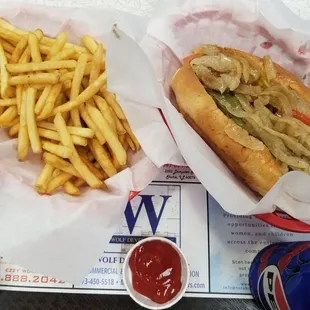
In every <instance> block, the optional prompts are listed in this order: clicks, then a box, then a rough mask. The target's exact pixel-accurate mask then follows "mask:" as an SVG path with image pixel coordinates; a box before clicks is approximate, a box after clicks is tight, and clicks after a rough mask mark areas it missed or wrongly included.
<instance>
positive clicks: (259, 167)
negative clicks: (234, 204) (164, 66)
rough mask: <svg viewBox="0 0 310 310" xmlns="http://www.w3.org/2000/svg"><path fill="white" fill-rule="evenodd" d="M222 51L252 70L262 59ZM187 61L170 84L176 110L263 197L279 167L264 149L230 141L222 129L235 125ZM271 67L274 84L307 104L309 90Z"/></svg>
mask: <svg viewBox="0 0 310 310" xmlns="http://www.w3.org/2000/svg"><path fill="white" fill-rule="evenodd" d="M226 50H229V52H231V53H236V54H238V55H242V57H244V58H246V59H247V60H248V62H249V63H250V64H251V65H252V66H253V67H255V68H260V67H261V66H262V60H261V59H260V58H258V57H256V56H253V55H249V54H247V53H244V52H241V51H237V50H233V49H226ZM190 60H191V58H189V59H187V60H186V61H185V63H184V66H183V67H182V68H180V69H179V70H178V71H177V72H176V74H175V76H174V77H173V79H172V82H171V87H172V89H173V91H174V93H175V96H176V101H177V105H178V108H179V111H180V112H181V113H182V115H183V116H184V118H185V119H186V121H187V122H188V123H189V124H190V125H191V126H192V128H193V129H194V130H195V131H196V132H197V133H198V134H199V135H200V136H201V137H202V138H203V139H204V140H205V142H206V143H208V144H209V145H210V146H211V147H212V149H213V150H214V151H215V152H216V153H217V154H218V155H219V156H220V158H221V159H222V160H223V161H224V162H225V163H226V164H227V165H228V166H229V167H230V168H231V169H232V170H233V171H234V172H235V173H236V174H237V175H238V176H239V177H240V178H242V179H243V180H244V181H245V183H246V184H248V186H249V187H250V188H251V189H253V190H254V191H256V192H258V193H259V194H260V195H265V194H266V193H267V192H268V191H269V190H270V189H271V188H272V186H273V185H274V184H275V183H276V182H277V181H278V180H279V178H280V177H281V176H282V175H283V171H282V168H281V166H280V164H279V163H278V162H277V161H276V159H275V158H274V157H273V156H272V154H271V153H270V151H269V150H268V148H267V147H264V149H263V150H261V151H257V150H252V149H249V148H247V147H244V146H242V145H241V144H239V143H238V142H236V141H234V140H232V139H231V138H230V137H229V136H228V135H227V134H226V133H225V128H227V127H228V126H230V127H234V126H238V125H237V124H235V122H234V121H233V120H231V119H230V118H229V117H228V116H226V115H225V114H224V113H223V112H222V111H221V110H220V109H219V108H218V107H217V105H216V103H215V102H214V100H213V98H212V97H211V96H210V95H209V94H208V93H207V91H206V90H205V88H204V86H203V85H202V84H201V82H200V81H199V79H198V78H197V76H196V75H195V73H194V72H193V70H192V68H191V66H190V64H189V61H190ZM275 68H276V70H277V73H278V75H277V79H278V81H279V82H280V83H283V84H285V85H289V86H290V87H291V88H293V89H294V90H295V91H297V92H298V93H299V94H300V95H301V96H302V97H303V98H305V99H307V101H308V102H309V99H310V92H309V90H308V89H307V88H306V87H305V86H304V85H303V84H302V83H301V82H300V81H299V80H298V79H297V78H296V77H295V76H294V75H292V74H291V73H289V72H288V71H286V70H285V69H283V68H282V67H280V66H278V65H276V66H275ZM238 127H239V126H238ZM242 130H244V129H242Z"/></svg>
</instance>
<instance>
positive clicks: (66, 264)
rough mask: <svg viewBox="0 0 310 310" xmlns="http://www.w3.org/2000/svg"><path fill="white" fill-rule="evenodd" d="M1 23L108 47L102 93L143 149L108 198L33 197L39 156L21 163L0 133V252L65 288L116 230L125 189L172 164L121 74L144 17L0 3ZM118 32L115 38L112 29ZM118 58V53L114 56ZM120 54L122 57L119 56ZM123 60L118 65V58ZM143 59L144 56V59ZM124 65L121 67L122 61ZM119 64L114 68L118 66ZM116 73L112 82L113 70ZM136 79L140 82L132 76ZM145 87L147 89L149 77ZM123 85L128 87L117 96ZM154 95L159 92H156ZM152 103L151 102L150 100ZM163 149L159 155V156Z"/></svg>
mask: <svg viewBox="0 0 310 310" xmlns="http://www.w3.org/2000/svg"><path fill="white" fill-rule="evenodd" d="M0 9H1V17H3V18H5V19H7V20H8V21H10V22H11V23H13V24H14V25H16V26H18V27H20V28H22V29H25V30H35V29H37V28H41V29H42V30H43V31H44V33H46V34H48V35H50V36H55V35H56V34H57V33H58V31H60V30H65V31H66V33H67V36H68V41H70V42H73V43H79V39H80V38H81V36H82V35H84V34H90V35H93V36H94V37H95V38H96V39H97V40H98V41H101V42H103V43H104V44H105V46H106V47H107V71H108V76H110V75H111V79H109V78H108V79H109V80H108V88H109V89H111V90H113V91H115V92H116V93H117V94H118V95H119V97H120V103H121V105H122V106H123V108H124V111H125V113H126V114H127V116H128V120H129V122H130V124H131V127H132V129H133V131H134V133H135V134H136V135H137V137H138V139H139V140H140V143H141V146H142V148H143V150H144V152H143V151H141V152H139V153H137V154H135V155H134V156H132V158H130V164H131V168H130V169H126V170H124V171H122V172H121V173H119V174H117V175H115V176H114V177H112V178H110V179H109V180H107V182H106V183H107V184H108V186H109V192H104V191H99V190H90V189H89V190H86V192H85V193H83V194H82V195H81V197H78V198H76V197H70V196H68V195H65V194H63V193H61V192H59V193H57V194H54V195H52V196H40V195H38V194H37V193H36V192H35V190H34V189H33V185H34V182H35V180H36V177H37V176H38V174H39V171H40V170H41V169H42V163H41V162H40V158H39V156H31V157H30V159H29V160H28V161H26V162H19V161H18V160H17V159H16V140H8V138H7V137H6V135H5V133H4V132H3V130H2V131H1V135H0V141H1V142H0V197H1V199H0V253H1V255H2V256H3V257H4V258H5V259H6V260H8V261H10V262H12V263H16V264H18V265H21V266H23V267H27V268H30V269H31V270H32V271H34V272H38V273H42V274H47V275H50V276H54V277H57V278H59V279H62V280H65V281H69V282H71V283H79V282H80V281H81V280H82V279H83V277H84V276H85V275H87V274H88V271H89V269H90V268H91V267H92V266H93V265H94V264H95V263H96V260H97V259H98V257H99V256H100V255H101V254H102V253H103V252H104V250H105V247H106V245H107V244H108V242H109V240H110V238H111V236H112V234H113V233H114V231H115V230H116V229H117V227H118V224H119V221H120V219H121V216H122V212H123V211H124V208H125V206H126V203H127V199H128V195H129V192H130V191H131V190H141V189H142V188H144V187H146V186H147V185H148V184H149V183H150V182H151V181H152V180H153V179H154V178H155V176H156V175H157V174H158V172H159V168H158V167H160V166H161V165H163V164H165V163H167V162H169V159H170V158H172V162H173V158H174V159H176V158H179V157H180V156H178V155H177V154H178V150H177V147H176V145H175V142H174V141H173V139H172V137H171V135H170V134H169V131H168V129H167V127H166V126H165V124H164V122H163V121H162V118H161V116H160V113H159V111H158V109H156V108H153V107H149V106H146V105H144V102H143V101H141V100H142V98H146V97H147V94H143V92H144V91H145V90H144V88H137V87H135V88H130V85H131V83H133V84H134V85H136V84H137V82H136V76H135V75H133V76H131V77H130V79H124V78H127V77H128V74H127V71H128V70H129V72H130V70H132V69H131V67H138V66H139V61H138V59H133V58H131V59H130V55H135V54H139V53H141V54H142V55H144V54H143V52H142V51H141V50H140V48H139V47H138V45H137V44H136V43H135V42H134V41H133V40H136V41H139V40H140V38H141V36H142V35H143V33H144V29H145V25H146V24H145V19H144V18H139V17H133V16H131V15H129V14H126V13H120V12H117V11H111V10H102V9H98V8H96V9H90V8H87V9H72V8H70V9H69V8H68V9H60V8H52V7H43V6H42V7H41V6H37V5H33V6H31V5H25V4H21V3H19V4H14V5H9V4H5V5H0ZM115 23H117V24H118V27H119V29H124V30H125V31H126V33H127V34H128V35H129V36H130V37H131V38H132V39H131V38H130V37H129V36H127V35H126V34H125V33H124V32H122V31H121V30H120V31H119V33H120V39H118V38H116V36H115V35H113V34H112V32H111V30H112V25H113V24H115ZM121 54H122V55H121ZM124 54H125V55H124ZM121 57H123V59H122V58H121ZM144 57H145V58H146V59H147V57H146V56H145V55H144ZM126 59H127V61H125V60H126ZM121 61H125V62H124V63H123V66H122V67H121V68H120V67H119V62H121ZM119 70H121V73H122V74H120V75H119V76H118V72H120V71H119ZM137 78H139V77H137ZM153 79H154V80H152V78H149V79H148V80H147V81H145V83H146V86H147V84H150V85H151V86H150V88H152V85H153V84H155V82H156V80H155V76H154V73H153ZM124 85H127V86H129V88H128V90H127V92H126V94H125V95H126V96H121V92H118V90H121V89H122V87H123V86H124ZM159 89H160V88H159ZM155 101H156V100H155ZM164 150H165V151H164Z"/></svg>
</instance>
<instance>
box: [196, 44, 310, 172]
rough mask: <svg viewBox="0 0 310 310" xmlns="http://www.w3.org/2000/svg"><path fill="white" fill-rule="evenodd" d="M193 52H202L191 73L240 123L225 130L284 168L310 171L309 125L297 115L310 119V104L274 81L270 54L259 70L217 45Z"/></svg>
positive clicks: (286, 169)
mask: <svg viewBox="0 0 310 310" xmlns="http://www.w3.org/2000/svg"><path fill="white" fill-rule="evenodd" d="M194 52H195V53H199V54H204V56H201V57H198V58H195V59H193V60H192V61H191V66H192V68H193V71H194V72H195V74H196V75H197V77H198V78H199V80H200V81H201V82H202V84H203V85H204V86H205V88H206V89H207V90H208V92H209V94H210V95H211V96H212V97H213V99H214V100H215V102H216V103H217V105H218V107H219V108H220V109H221V110H222V111H223V113H225V114H226V115H227V116H229V117H230V118H231V119H232V120H233V121H234V122H235V123H236V124H237V125H238V126H239V127H237V126H227V128H225V129H224V130H225V132H226V134H227V135H228V136H229V137H230V138H231V139H233V140H234V141H236V142H238V143H239V144H241V145H243V146H245V147H248V148H250V149H252V150H257V151H261V150H263V149H264V147H265V146H266V147H267V148H268V149H269V150H270V152H271V153H272V154H273V156H274V157H275V158H276V159H277V160H278V161H279V163H280V164H281V166H282V168H283V171H288V170H289V169H290V170H301V171H305V172H307V173H310V126H308V125H306V124H304V123H303V122H302V121H300V120H298V119H296V118H295V117H294V112H296V111H297V113H303V114H305V115H306V117H307V116H308V117H309V116H310V109H309V105H308V103H307V102H305V101H304V100H303V99H302V98H300V97H299V96H298V94H297V93H296V92H295V91H293V90H292V89H289V88H287V87H284V86H282V85H281V84H279V83H277V82H276V77H277V74H276V70H275V67H274V64H273V62H272V60H271V58H270V56H265V57H263V69H261V70H259V69H257V68H253V67H252V66H251V64H250V63H249V62H248V61H247V59H245V58H243V57H241V56H236V55H232V54H231V53H229V52H227V53H226V52H221V51H220V49H219V48H218V47H216V46H214V45H202V46H199V47H197V48H195V50H194ZM309 119H310V117H309ZM254 137H255V138H254Z"/></svg>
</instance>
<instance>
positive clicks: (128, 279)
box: [123, 237, 189, 310]
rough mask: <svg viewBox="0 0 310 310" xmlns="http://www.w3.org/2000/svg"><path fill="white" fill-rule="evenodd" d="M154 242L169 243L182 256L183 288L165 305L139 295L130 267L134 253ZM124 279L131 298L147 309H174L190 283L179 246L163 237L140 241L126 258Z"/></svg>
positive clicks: (187, 268)
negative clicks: (141, 246) (133, 284)
mask: <svg viewBox="0 0 310 310" xmlns="http://www.w3.org/2000/svg"><path fill="white" fill-rule="evenodd" d="M154 240H160V241H162V242H165V243H168V244H170V245H171V246H172V247H173V248H174V249H175V250H176V251H177V252H178V254H179V256H180V260H181V282H182V286H181V289H180V291H179V293H178V294H177V295H176V296H175V297H174V298H172V299H171V300H169V301H168V302H166V303H164V304H158V303H156V302H154V301H152V300H151V299H149V298H148V297H146V296H143V295H141V294H139V293H138V292H136V291H135V290H134V288H133V287H132V273H131V269H130V267H129V258H130V257H131V255H132V253H133V251H134V250H135V249H136V248H137V247H138V246H140V245H141V244H143V243H145V242H150V241H154ZM123 266H124V267H123V270H124V272H123V279H124V285H125V287H126V289H127V291H128V293H129V295H130V297H131V298H132V299H133V300H134V301H135V302H136V303H137V304H139V305H140V306H142V307H145V308H147V309H157V310H160V309H167V308H170V307H172V306H173V305H175V304H176V303H177V302H178V301H179V300H180V299H181V298H182V297H183V295H184V293H185V290H186V288H187V286H188V281H189V267H188V263H187V260H186V258H185V256H184V254H183V252H182V251H181V249H180V248H178V246H177V245H176V244H175V243H174V242H172V241H170V240H168V239H166V238H162V237H149V238H145V239H143V240H141V241H139V242H138V243H136V244H135V245H134V246H133V247H132V248H131V249H130V251H129V252H128V253H127V256H126V258H125V261H124V265H123Z"/></svg>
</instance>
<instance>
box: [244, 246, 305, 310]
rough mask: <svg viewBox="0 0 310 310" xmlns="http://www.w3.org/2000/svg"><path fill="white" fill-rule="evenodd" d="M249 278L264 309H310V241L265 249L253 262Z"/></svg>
mask: <svg viewBox="0 0 310 310" xmlns="http://www.w3.org/2000/svg"><path fill="white" fill-rule="evenodd" d="M249 281H250V290H251V293H252V295H253V296H254V298H255V300H256V301H257V302H258V303H259V304H261V305H262V306H263V307H264V309H266V310H310V289H309V288H310V241H309V242H308V241H307V242H287V243H275V244H272V245H269V246H268V247H266V248H264V249H263V250H261V251H260V252H259V253H258V254H257V256H256V257H255V258H254V260H253V262H252V265H251V268H250V272H249Z"/></svg>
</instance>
